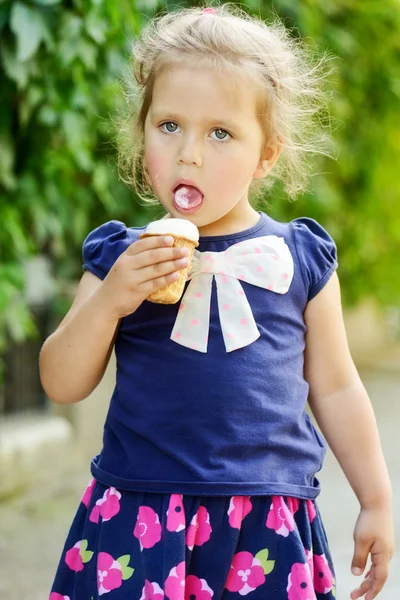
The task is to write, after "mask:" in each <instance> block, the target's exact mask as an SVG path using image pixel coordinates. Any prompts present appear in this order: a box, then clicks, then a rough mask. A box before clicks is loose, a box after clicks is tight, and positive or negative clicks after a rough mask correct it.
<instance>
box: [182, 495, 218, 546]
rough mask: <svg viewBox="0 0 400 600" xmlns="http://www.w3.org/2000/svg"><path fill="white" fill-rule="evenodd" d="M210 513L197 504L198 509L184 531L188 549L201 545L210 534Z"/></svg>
mask: <svg viewBox="0 0 400 600" xmlns="http://www.w3.org/2000/svg"><path fill="white" fill-rule="evenodd" d="M211 531H212V527H211V525H210V515H209V513H208V512H207V509H206V508H205V507H204V506H199V509H198V511H197V512H196V514H195V515H194V516H193V519H192V521H191V523H190V525H189V527H188V528H187V531H186V545H187V546H188V548H190V550H193V546H194V545H196V546H202V545H203V544H205V542H208V540H209V539H210V536H211Z"/></svg>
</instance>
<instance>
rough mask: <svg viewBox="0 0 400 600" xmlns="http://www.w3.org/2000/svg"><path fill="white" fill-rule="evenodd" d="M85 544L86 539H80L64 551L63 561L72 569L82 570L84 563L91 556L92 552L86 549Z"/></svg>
mask: <svg viewBox="0 0 400 600" xmlns="http://www.w3.org/2000/svg"><path fill="white" fill-rule="evenodd" d="M87 544H88V543H87V540H81V541H79V542H76V544H75V546H74V547H73V548H70V550H68V551H67V552H66V554H65V562H66V564H67V565H68V566H69V568H70V569H71V570H72V571H75V572H78V571H82V570H83V566H84V564H85V563H87V562H89V560H90V559H91V558H92V556H93V552H90V551H89V550H87Z"/></svg>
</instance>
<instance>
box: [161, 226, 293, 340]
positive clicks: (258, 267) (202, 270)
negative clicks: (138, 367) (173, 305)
mask: <svg viewBox="0 0 400 600" xmlns="http://www.w3.org/2000/svg"><path fill="white" fill-rule="evenodd" d="M293 270H294V269H293V258H292V255H291V253H290V250H289V248H288V246H287V244H286V243H285V241H284V239H283V238H282V237H278V236H276V235H267V236H263V237H259V238H253V239H250V240H245V241H243V242H239V243H237V244H234V245H233V246H230V247H229V248H228V249H227V250H225V251H224V252H199V251H198V250H195V251H194V253H193V258H192V264H191V268H190V272H189V276H188V279H190V280H191V281H190V283H189V285H188V287H187V289H186V292H185V293H184V295H183V297H182V300H181V303H180V306H179V311H178V315H177V317H176V320H175V324H174V328H173V330H172V333H171V340H172V341H174V342H176V343H177V344H181V345H182V346H186V347H187V348H191V349H192V350H197V351H198V352H207V344H208V331H209V326H210V304H211V290H212V281H213V277H215V281H216V283H217V300H218V312H219V318H220V323H221V329H222V335H223V338H224V342H225V348H226V351H227V352H231V351H232V350H237V349H238V348H243V347H244V346H248V345H249V344H251V343H253V342H254V341H255V340H256V339H257V338H259V337H260V332H259V331H258V329H257V326H256V323H255V321H254V317H253V313H252V311H251V308H250V305H249V303H248V301H247V298H246V296H245V293H244V291H243V288H242V286H241V285H240V282H239V280H242V281H246V282H247V283H250V284H252V285H256V286H258V287H261V288H264V289H265V290H267V291H271V292H275V293H276V294H286V292H287V291H288V289H289V287H290V284H291V281H292V279H293Z"/></svg>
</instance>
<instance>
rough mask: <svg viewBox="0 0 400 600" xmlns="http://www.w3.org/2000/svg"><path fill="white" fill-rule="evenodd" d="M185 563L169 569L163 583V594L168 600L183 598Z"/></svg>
mask: <svg viewBox="0 0 400 600" xmlns="http://www.w3.org/2000/svg"><path fill="white" fill-rule="evenodd" d="M185 575H186V573H185V562H184V561H183V562H181V563H179V565H177V566H176V567H174V568H173V569H171V571H170V572H169V575H168V577H167V579H166V580H165V583H164V592H165V595H166V596H167V598H169V600H184V598H185Z"/></svg>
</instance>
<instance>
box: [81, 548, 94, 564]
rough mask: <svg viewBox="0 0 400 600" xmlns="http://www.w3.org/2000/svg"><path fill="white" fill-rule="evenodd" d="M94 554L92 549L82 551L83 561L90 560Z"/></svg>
mask: <svg viewBox="0 0 400 600" xmlns="http://www.w3.org/2000/svg"><path fill="white" fill-rule="evenodd" d="M92 556H93V552H90V550H87V551H86V552H82V551H81V557H82V562H83V563H87V562H89V560H90V559H91V558H92Z"/></svg>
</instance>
